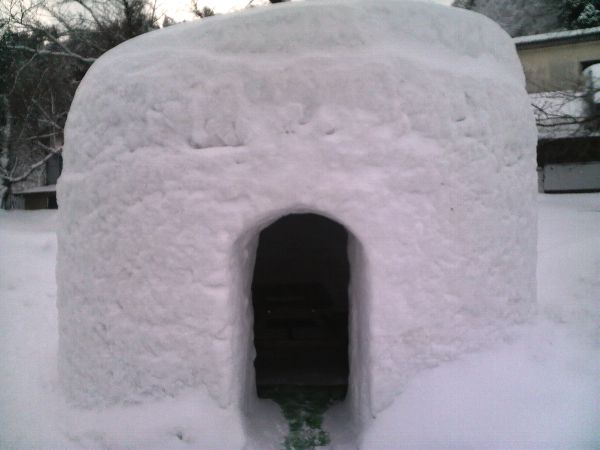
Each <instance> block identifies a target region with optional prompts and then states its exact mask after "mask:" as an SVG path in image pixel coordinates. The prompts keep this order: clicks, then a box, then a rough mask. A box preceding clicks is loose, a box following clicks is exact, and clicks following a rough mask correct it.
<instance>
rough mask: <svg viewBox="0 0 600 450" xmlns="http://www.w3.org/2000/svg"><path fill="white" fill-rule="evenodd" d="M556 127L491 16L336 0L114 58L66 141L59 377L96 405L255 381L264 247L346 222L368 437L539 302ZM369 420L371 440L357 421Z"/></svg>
mask: <svg viewBox="0 0 600 450" xmlns="http://www.w3.org/2000/svg"><path fill="white" fill-rule="evenodd" d="M535 144H536V130H535V125H534V120H533V116H532V113H531V111H530V108H529V102H528V98H527V95H526V93H525V89H524V77H523V73H522V69H521V66H520V64H519V60H518V58H517V55H516V52H515V49H514V45H513V43H512V42H511V40H510V39H509V37H508V35H507V34H505V33H504V32H503V31H502V30H501V29H500V27H498V26H497V25H496V24H494V23H493V22H491V21H490V20H488V19H486V18H484V17H483V16H479V15H477V14H475V13H471V12H468V11H464V10H460V9H457V8H449V7H444V6H438V5H433V4H427V3H418V2H403V1H391V0H388V1H385V0H381V1H379V0H378V1H373V2H364V1H354V0H343V1H342V0H338V1H336V0H333V1H327V2H317V1H314V2H306V3H292V4H285V5H278V6H273V7H269V8H260V9H258V8H257V9H255V10H249V11H244V12H241V13H237V14H231V15H227V16H222V17H214V18H211V19H208V20H203V21H199V22H194V23H189V24H183V25H177V26H173V27H169V28H167V29H163V30H160V31H157V32H152V33H149V34H146V35H144V36H141V37H138V38H136V39H133V40H131V41H129V42H127V43H125V44H123V45H120V46H119V47H117V48H115V49H113V50H111V51H110V52H108V53H107V54H106V55H104V56H102V58H100V59H99V60H98V61H97V62H96V63H95V64H94V65H93V66H92V68H91V69H90V70H89V72H88V73H87V75H86V76H85V79H84V80H83V82H82V83H81V86H80V87H79V90H78V91H77V95H76V98H75V100H74V102H73V106H72V109H71V112H70V114H69V118H68V122H67V127H66V130H65V150H64V172H63V175H62V177H61V179H60V182H59V186H58V195H59V203H60V210H59V214H60V231H59V256H58V268H57V272H58V273H57V280H58V289H59V292H58V309H59V321H60V350H59V353H60V354H59V368H60V374H61V378H62V381H63V384H64V387H65V390H66V393H67V395H68V397H69V398H70V400H71V401H73V402H75V403H77V404H79V405H82V406H86V407H96V406H100V405H110V404H117V403H121V404H122V403H132V402H133V403H135V402H140V401H144V400H145V399H150V398H160V397H164V396H175V395H178V394H181V393H182V392H183V391H185V390H186V389H200V390H204V391H205V392H206V398H207V402H206V405H204V406H205V409H204V410H205V411H208V412H209V413H210V411H211V408H212V409H214V410H215V411H216V410H217V409H218V410H219V411H220V414H221V415H222V414H223V413H224V412H225V413H227V411H229V412H228V413H227V414H231V417H233V418H235V420H237V421H238V422H237V423H239V424H240V425H239V429H238V432H239V433H238V432H236V431H235V430H233V429H229V430H227V431H226V432H225V436H223V444H224V445H225V446H235V445H237V444H239V443H240V442H242V440H243V435H244V431H243V428H244V425H243V424H244V419H243V418H244V413H246V412H248V411H250V410H251V409H252V407H253V406H252V405H253V404H254V399H255V398H256V394H255V387H254V367H253V358H254V347H253V337H252V321H253V312H252V304H251V299H250V283H251V278H252V267H253V264H254V255H255V251H256V245H257V239H258V234H259V233H260V231H261V230H262V229H263V228H264V227H265V226H267V225H268V224H269V223H272V222H273V221H275V220H277V219H279V218H280V217H282V216H284V215H286V214H289V213H297V212H313V213H317V214H321V215H323V216H326V217H328V218H331V219H333V220H335V221H336V222H338V223H340V224H342V225H343V226H345V227H346V229H347V230H348V233H349V236H350V239H349V242H350V243H349V249H348V251H349V255H350V263H351V283H350V303H351V305H350V316H351V320H350V336H351V337H350V341H351V342H350V350H349V351H350V366H351V367H350V382H349V394H348V398H347V401H348V404H349V408H350V411H351V412H352V415H353V417H354V419H355V420H356V421H357V422H358V423H362V424H363V425H365V424H367V423H368V420H371V419H372V418H373V417H376V416H377V413H378V412H379V411H381V410H383V409H384V408H385V407H386V406H388V405H389V404H390V403H391V402H392V401H393V399H394V397H395V396H396V395H398V394H399V393H401V391H402V389H403V386H404V385H405V383H406V382H407V381H408V380H410V379H411V377H412V376H413V375H414V374H416V373H417V372H418V371H420V370H422V369H423V368H427V367H432V366H435V365H438V364H440V363H442V362H444V361H447V360H451V359H454V358H456V357H458V356H460V355H461V354H462V353H464V352H468V351H473V350H476V349H479V348H482V347H484V346H486V345H488V344H489V343H491V342H493V341H494V340H496V339H498V338H501V337H502V336H503V333H504V332H505V331H504V330H506V329H507V326H509V325H510V324H513V323H517V322H521V321H523V320H526V319H527V317H528V316H529V315H530V313H531V312H532V310H533V308H534V299H535V251H536V217H535V205H534V201H535V195H536V190H537V186H536V183H537V181H536V171H535ZM359 429H360V428H359Z"/></svg>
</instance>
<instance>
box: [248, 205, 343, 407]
mask: <svg viewBox="0 0 600 450" xmlns="http://www.w3.org/2000/svg"><path fill="white" fill-rule="evenodd" d="M347 244H348V233H347V231H346V229H345V228H344V227H343V226H342V225H340V224H338V223H336V222H334V221H332V220H330V219H327V218H325V217H323V216H320V215H317V214H291V215H288V216H284V217H282V218H281V219H279V220H277V221H276V222H274V223H273V224H271V225H269V226H268V227H266V228H265V229H264V230H263V231H262V232H261V233H260V236H259V242H258V248H257V252H256V263H255V267H254V275H253V281H252V303H253V306H254V345H255V348H256V359H255V361H254V365H255V368H256V384H257V391H258V395H259V396H261V397H263V396H270V394H269V392H268V391H269V386H303V387H313V386H336V387H343V389H344V393H345V389H346V387H347V384H348V283H349V280H350V264H349V261H348V254H347Z"/></svg>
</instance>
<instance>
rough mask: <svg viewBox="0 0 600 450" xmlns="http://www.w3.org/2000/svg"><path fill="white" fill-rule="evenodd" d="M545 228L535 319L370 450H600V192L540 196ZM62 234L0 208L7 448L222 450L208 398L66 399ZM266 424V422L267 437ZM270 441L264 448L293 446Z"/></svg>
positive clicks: (439, 383) (409, 406) (450, 372)
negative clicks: (60, 345)
mask: <svg viewBox="0 0 600 450" xmlns="http://www.w3.org/2000/svg"><path fill="white" fill-rule="evenodd" d="M538 228H539V240H538V293H539V297H538V310H539V315H538V317H537V319H536V320H534V321H532V322H531V323H528V324H524V325H522V326H517V327H515V328H514V329H513V333H511V337H510V338H509V339H506V340H503V341H499V342H498V343H497V345H496V346H495V347H494V348H493V349H488V350H486V351H483V352H473V353H470V354H464V355H462V356H461V357H460V358H459V359H457V360H455V361H453V362H449V363H439V364H437V366H435V367H431V368H429V369H426V370H424V371H422V372H421V373H420V374H419V376H417V377H415V378H413V379H412V380H411V382H410V383H409V385H408V386H407V387H406V389H405V390H404V392H403V393H402V394H401V395H399V396H398V397H397V398H396V400H395V401H394V403H393V404H392V405H391V406H390V407H389V408H388V409H386V410H385V411H383V412H382V413H381V414H380V417H379V419H380V420H377V421H376V422H375V427H374V428H372V429H370V430H368V431H367V433H366V437H365V438H364V441H363V445H364V448H398V447H405V448H406V447H412V448H440V447H443V448H490V449H491V448H498V449H500V448H501V449H507V448H579V449H581V448H597V447H599V446H600V404H599V402H598V398H600V334H599V330H600V297H599V294H598V293H599V292H600V282H599V280H600V234H599V233H598V230H599V229H600V194H579V195H560V196H558V195H555V196H550V195H540V196H539V225H538ZM55 229H56V213H55V212H51V211H39V212H18V211H14V212H10V213H6V212H0V236H2V241H3V244H2V251H1V252H0V354H2V355H3V357H2V363H1V364H0V447H1V448H82V447H87V448H90V447H95V448H99V447H105V448H106V447H110V448H117V447H132V448H198V447H204V448H215V447H220V446H219V445H217V444H216V442H220V441H221V439H222V434H223V433H230V432H235V428H233V429H231V428H230V427H231V426H232V423H231V422H230V421H228V419H227V417H226V415H224V414H221V415H219V414H217V415H213V414H214V410H213V409H212V408H210V407H209V408H206V406H205V405H206V402H207V401H208V402H210V399H208V398H207V396H206V395H205V394H204V393H203V392H202V390H197V391H193V390H190V391H186V392H182V393H181V394H180V395H179V396H177V397H176V398H173V399H168V400H162V401H156V402H151V403H147V404H144V405H129V406H118V407H112V408H107V409H104V410H101V411H86V410H81V409H78V408H75V407H73V406H72V405H69V404H67V403H65V401H64V399H63V396H62V395H61V392H60V388H59V385H58V382H57V372H56V352H57V340H58V323H57V311H56V304H55V302H56V284H55V281H54V265H55V258H56V248H57V245H56V234H55ZM217 411H218V410H217ZM208 413H210V415H209V414H208ZM263 417H267V420H266V421H264V422H262V423H259V424H258V425H257V426H258V427H262V429H263V432H264V433H265V434H267V437H269V436H268V433H269V431H268V430H269V429H270V428H271V426H272V425H271V423H269V421H268V416H263ZM325 426H326V429H327V430H328V431H330V433H332V435H333V437H334V439H333V441H332V446H335V445H342V444H343V448H351V447H352V446H353V445H356V444H357V442H355V441H352V440H350V442H349V441H348V440H344V439H348V434H351V433H349V428H350V425H349V423H348V422H340V420H339V418H338V417H330V420H328V421H326V423H325ZM334 431H337V435H336V434H335V433H333V432H334ZM215 434H218V440H215ZM270 438H271V439H272V440H271V441H270V442H269V444H267V445H265V444H264V443H265V442H268V441H263V446H262V448H265V447H274V446H276V445H277V443H279V442H282V440H283V439H282V437H281V435H278V436H277V435H276V436H270Z"/></svg>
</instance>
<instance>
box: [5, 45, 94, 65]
mask: <svg viewBox="0 0 600 450" xmlns="http://www.w3.org/2000/svg"><path fill="white" fill-rule="evenodd" d="M61 47H62V48H65V47H63V46H62V45H61ZM8 48H10V49H13V50H23V51H26V52H31V53H35V54H38V55H52V56H64V57H68V58H75V59H78V60H80V61H82V62H85V63H88V64H91V63H93V62H94V61H96V59H97V58H89V57H85V56H81V55H78V54H77V53H73V52H72V51H70V50H68V51H64V52H59V51H55V50H46V49H37V48H31V47H26V46H24V45H9V46H8Z"/></svg>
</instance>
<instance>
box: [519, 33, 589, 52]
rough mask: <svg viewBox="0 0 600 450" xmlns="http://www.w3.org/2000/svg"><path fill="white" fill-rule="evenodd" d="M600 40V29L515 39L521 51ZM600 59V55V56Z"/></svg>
mask: <svg viewBox="0 0 600 450" xmlns="http://www.w3.org/2000/svg"><path fill="white" fill-rule="evenodd" d="M595 40H600V27H594V28H585V29H583V30H566V31H555V32H552V33H543V34H534V35H532V36H520V37H517V38H515V39H514V43H515V45H516V46H517V48H518V49H519V50H522V49H526V48H535V47H547V46H550V45H558V44H566V43H570V42H585V41H595ZM599 57H600V55H599Z"/></svg>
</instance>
